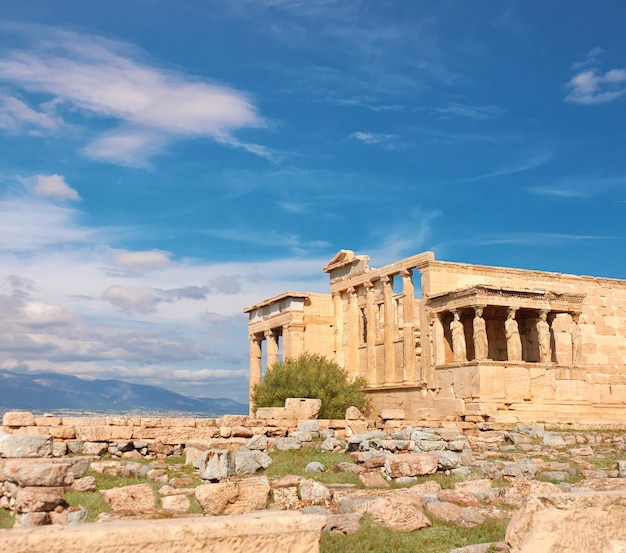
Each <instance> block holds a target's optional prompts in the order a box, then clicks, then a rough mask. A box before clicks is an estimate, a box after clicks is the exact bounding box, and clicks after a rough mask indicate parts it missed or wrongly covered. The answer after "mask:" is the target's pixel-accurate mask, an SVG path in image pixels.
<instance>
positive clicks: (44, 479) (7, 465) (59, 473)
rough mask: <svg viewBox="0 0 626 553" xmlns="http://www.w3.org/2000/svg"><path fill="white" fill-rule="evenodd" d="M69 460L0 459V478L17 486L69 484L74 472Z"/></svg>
mask: <svg viewBox="0 0 626 553" xmlns="http://www.w3.org/2000/svg"><path fill="white" fill-rule="evenodd" d="M71 466H72V465H71V463H70V462H69V461H61V460H56V459H0V480H9V481H11V482H15V483H16V484H18V485H19V486H24V487H26V486H69V485H70V484H71V483H72V482H73V481H74V474H73V472H72V469H71Z"/></svg>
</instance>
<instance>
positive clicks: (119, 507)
mask: <svg viewBox="0 0 626 553" xmlns="http://www.w3.org/2000/svg"><path fill="white" fill-rule="evenodd" d="M100 493H101V494H102V495H103V497H104V499H105V500H106V501H107V503H108V504H109V505H110V506H111V509H113V511H116V512H145V511H151V510H153V509H154V508H155V506H156V495H155V493H154V490H153V489H152V486H151V485H150V484H135V485H134V486H123V487H121V488H112V489H110V490H102V491H101V492H100Z"/></svg>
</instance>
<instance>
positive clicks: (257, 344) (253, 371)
mask: <svg viewBox="0 0 626 553" xmlns="http://www.w3.org/2000/svg"><path fill="white" fill-rule="evenodd" d="M249 339H250V416H251V417H252V416H254V412H253V405H252V392H253V391H254V387H255V386H257V385H258V384H261V375H262V362H263V350H262V347H261V343H262V341H263V339H262V338H260V337H259V336H257V335H256V334H251V335H250V336H249Z"/></svg>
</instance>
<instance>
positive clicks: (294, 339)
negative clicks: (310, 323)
mask: <svg viewBox="0 0 626 553" xmlns="http://www.w3.org/2000/svg"><path fill="white" fill-rule="evenodd" d="M303 352H304V323H303V322H300V321H292V322H290V323H288V324H286V325H285V326H284V327H283V359H287V358H288V357H291V358H294V357H298V355H300V354H301V353H303Z"/></svg>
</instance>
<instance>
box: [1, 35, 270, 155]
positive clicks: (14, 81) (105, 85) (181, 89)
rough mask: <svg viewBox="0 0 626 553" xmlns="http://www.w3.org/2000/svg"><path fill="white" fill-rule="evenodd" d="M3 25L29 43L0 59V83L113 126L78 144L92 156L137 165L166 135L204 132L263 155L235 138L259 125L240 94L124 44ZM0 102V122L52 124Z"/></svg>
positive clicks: (7, 100) (21, 104)
mask: <svg viewBox="0 0 626 553" xmlns="http://www.w3.org/2000/svg"><path fill="white" fill-rule="evenodd" d="M3 30H4V31H10V32H17V33H20V34H21V35H22V36H25V37H27V38H28V40H29V42H30V45H31V46H30V47H29V48H28V49H25V50H11V51H9V52H8V53H7V54H6V56H5V57H4V58H2V59H0V81H2V82H4V83H6V84H7V85H9V86H13V87H17V88H20V89H21V90H22V93H23V94H24V95H25V94H27V93H30V92H35V93H44V94H49V95H50V96H51V98H52V99H53V100H56V101H57V102H61V103H60V104H59V105H58V106H57V107H59V106H64V107H67V108H69V109H77V110H79V111H81V112H83V113H85V114H89V115H91V116H94V115H95V116H98V117H101V118H102V119H103V120H107V119H108V120H111V119H113V120H116V121H117V122H118V123H119V127H117V128H112V129H109V130H108V131H106V132H105V133H103V134H102V135H101V136H99V137H96V138H95V139H94V140H93V141H92V142H91V143H90V144H88V145H87V146H86V147H85V148H84V153H85V154H86V155H89V156H90V157H94V158H97V159H102V160H104V161H110V162H117V163H121V164H125V165H142V164H145V163H146V160H147V159H148V158H149V157H150V156H153V155H156V154H157V153H159V152H161V151H162V150H163V149H164V148H165V146H166V145H167V144H168V143H169V142H170V141H172V140H175V139H181V138H194V137H202V136H204V137H210V138H213V139H215V140H217V141H219V142H222V143H227V144H228V145H230V146H235V147H241V148H244V149H246V150H248V151H251V152H252V153H255V154H257V155H267V153H266V152H265V150H264V149H263V148H262V147H261V146H258V145H253V144H246V143H244V142H241V141H239V140H237V139H236V138H235V137H234V136H233V132H234V131H236V130H237V129H240V128H244V127H258V126H262V125H264V124H265V122H264V120H263V118H262V117H261V115H260V114H259V113H258V110H257V109H256V107H255V106H254V105H253V103H252V102H251V100H250V98H249V97H248V95H247V94H245V93H244V92H241V91H238V90H235V89H232V88H229V87H227V86H224V85H220V84H215V83H211V82H207V81H206V80H201V79H199V78H195V77H193V76H191V75H188V74H186V73H184V72H182V71H180V70H175V69H169V68H163V67H159V66H157V65H156V64H155V63H151V62H147V61H145V57H146V56H145V55H144V54H143V53H142V52H140V51H138V50H136V49H134V48H133V47H132V46H130V45H128V44H126V43H123V42H119V41H114V40H110V39H104V38H99V37H94V36H88V35H82V34H79V33H75V32H69V31H60V30H57V29H52V28H49V27H45V26H24V25H19V26H18V25H13V26H10V27H8V26H4V27H3ZM2 107H3V108H4V109H1V110H0V126H3V127H11V128H15V127H17V126H18V123H21V124H30V125H31V126H33V125H34V126H38V127H40V128H41V127H43V128H48V129H54V128H55V127H56V126H58V120H57V119H54V118H53V117H52V116H50V115H48V114H46V113H43V112H41V111H37V110H35V109H34V108H33V107H31V106H29V105H27V104H26V103H25V101H22V100H18V99H16V98H14V97H12V96H4V97H3V98H2V104H0V108H2Z"/></svg>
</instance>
